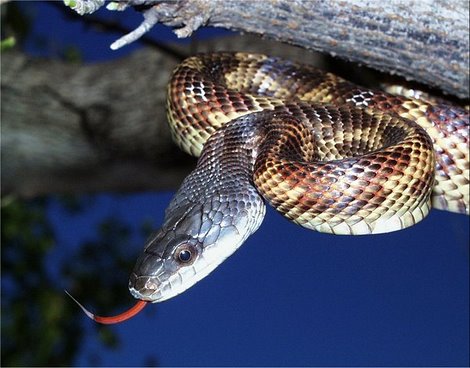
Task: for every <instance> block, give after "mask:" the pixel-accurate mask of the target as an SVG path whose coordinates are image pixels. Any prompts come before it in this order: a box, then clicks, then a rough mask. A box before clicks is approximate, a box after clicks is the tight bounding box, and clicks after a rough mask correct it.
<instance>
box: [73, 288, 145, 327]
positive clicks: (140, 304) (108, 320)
mask: <svg viewBox="0 0 470 368" xmlns="http://www.w3.org/2000/svg"><path fill="white" fill-rule="evenodd" d="M64 291H65V293H66V294H67V295H68V296H69V297H71V298H72V300H73V301H74V302H75V303H77V305H78V306H79V307H80V308H81V309H82V310H83V311H84V312H85V314H86V315H87V317H88V318H91V319H92V320H94V321H96V322H98V323H102V324H104V325H112V324H115V323H120V322H124V321H126V320H128V319H129V318H132V317H134V316H135V315H136V314H137V313H139V312H140V311H141V310H142V309H144V307H145V306H146V305H147V304H148V302H146V301H145V300H137V302H136V303H135V304H134V306H132V307H131V308H129V309H128V310H126V311H125V312H123V313H121V314H118V315H116V316H110V317H102V316H97V315H96V314H93V313H91V312H90V311H89V310H88V309H86V308H85V307H84V306H83V305H81V304H80V303H79V302H78V300H77V299H75V298H74V297H73V296H72V295H70V293H69V292H68V291H67V290H64Z"/></svg>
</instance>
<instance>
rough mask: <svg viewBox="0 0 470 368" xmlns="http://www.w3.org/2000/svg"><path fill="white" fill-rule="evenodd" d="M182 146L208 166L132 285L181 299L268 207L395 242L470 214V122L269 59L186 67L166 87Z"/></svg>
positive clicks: (227, 56) (206, 59)
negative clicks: (440, 216) (435, 222)
mask: <svg viewBox="0 0 470 368" xmlns="http://www.w3.org/2000/svg"><path fill="white" fill-rule="evenodd" d="M168 116H169V120H170V127H171V130H172V134H173V137H174V140H175V141H176V142H177V143H178V145H179V146H180V147H181V148H182V149H183V150H184V151H186V152H188V153H190V154H192V155H195V156H200V159H199V161H198V165H197V167H196V169H195V170H194V171H193V172H192V173H191V174H190V175H189V176H188V178H186V180H185V181H184V182H183V184H182V186H181V188H180V189H179V191H178V193H177V194H176V195H175V197H174V198H173V200H172V202H171V203H170V205H169V207H168V209H167V210H166V213H165V220H164V224H163V225H162V227H161V229H160V230H159V231H157V232H156V233H155V234H153V235H152V236H151V238H150V239H149V241H148V243H147V244H146V247H145V250H144V253H143V254H142V255H141V256H140V258H139V259H138V261H137V264H136V266H135V268H134V271H133V273H132V274H131V278H130V282H129V289H130V291H131V293H132V294H133V295H134V296H135V297H136V298H138V299H143V300H147V301H151V302H157V301H162V300H166V299H168V298H171V297H173V296H175V295H177V294H179V293H181V292H183V291H184V290H186V289H187V288H188V287H190V286H192V285H194V284H195V283H196V282H197V281H199V280H200V279H202V278H203V277H205V276H206V275H208V274H209V273H210V272H211V271H212V270H214V269H215V268H216V267H217V266H218V265H219V264H220V263H221V262H222V261H223V260H225V259H226V258H227V257H228V256H230V255H231V254H232V253H233V252H234V251H235V250H236V249H237V248H238V247H239V246H240V245H241V244H243V242H244V241H245V240H246V239H247V237H248V236H250V235H251V234H252V233H253V232H254V231H256V229H257V228H258V227H259V226H260V224H261V222H262V220H263V217H264V213H265V205H264V201H267V202H269V203H270V204H271V205H272V206H273V207H274V208H276V210H278V211H279V212H281V213H282V214H283V215H284V216H286V217H287V218H289V219H290V220H292V221H293V222H295V223H297V224H299V225H301V226H304V227H306V228H309V229H313V230H316V231H321V232H327V233H333V234H351V235H357V234H372V233H382V232H390V231H395V230H399V229H403V228H405V227H408V226H411V225H413V224H415V223H417V222H418V221H421V220H422V219H423V218H424V217H425V216H426V215H427V213H428V212H429V209H430V207H431V205H432V206H433V207H435V208H439V209H443V210H448V211H452V212H459V213H466V214H468V213H469V198H468V196H469V157H468V156H469V147H468V141H469V138H468V134H469V120H468V111H466V110H465V109H462V108H459V107H455V106H451V105H447V104H443V103H438V104H431V103H430V102H425V101H421V100H418V99H414V98H411V97H403V96H395V95H391V94H387V93H385V92H381V91H376V90H370V89H364V88H361V87H358V86H356V85H353V84H351V83H350V82H347V81H345V80H343V79H341V78H339V77H337V76H335V75H333V74H329V73H325V72H322V71H319V70H317V69H315V68H313V67H311V66H306V65H300V64H295V63H292V62H289V61H286V60H283V59H280V58H276V57H268V56H265V55H259V54H245V53H218V54H210V55H201V56H196V57H191V58H188V59H186V60H185V61H184V62H183V63H182V64H181V65H180V66H178V68H177V69H176V70H175V71H174V74H173V77H172V79H171V82H170V84H169V88H168Z"/></svg>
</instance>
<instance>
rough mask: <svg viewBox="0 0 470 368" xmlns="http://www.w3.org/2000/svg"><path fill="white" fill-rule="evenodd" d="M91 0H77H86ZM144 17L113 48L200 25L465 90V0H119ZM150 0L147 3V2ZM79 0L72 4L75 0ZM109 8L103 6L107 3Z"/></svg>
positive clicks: (448, 88)
mask: <svg viewBox="0 0 470 368" xmlns="http://www.w3.org/2000/svg"><path fill="white" fill-rule="evenodd" d="M94 1H96V0H77V1H75V2H76V3H80V2H85V3H90V2H91V3H93V2H94ZM116 3H117V4H121V6H120V10H122V9H123V8H124V7H125V6H136V7H137V8H138V9H141V11H142V12H143V14H144V16H145V21H144V22H143V23H142V24H141V26H140V27H139V28H138V29H136V30H135V31H134V32H133V33H132V32H131V33H130V34H128V35H126V36H125V37H124V38H122V39H120V40H118V41H116V42H115V43H113V45H112V48H118V47H122V46H123V45H125V44H127V43H130V42H133V41H135V40H136V39H137V38H138V37H140V36H141V35H142V34H143V33H145V32H146V31H147V30H148V29H150V28H151V27H152V26H153V25H154V24H155V23H157V22H160V23H163V24H165V25H168V26H171V27H179V28H178V29H176V31H175V33H176V34H177V35H178V36H179V37H187V36H189V35H190V34H191V33H192V32H194V31H195V30H196V29H197V28H198V27H200V26H201V25H209V26H216V27H224V28H228V29H232V30H237V31H242V32H252V33H257V34H261V35H263V36H265V37H268V38H271V39H275V40H279V41H284V42H288V43H292V44H296V45H298V46H302V47H304V48H307V49H314V50H319V51H322V52H326V53H329V54H331V55H333V56H338V57H340V58H343V59H346V60H349V61H353V62H357V63H360V64H365V65H367V66H369V67H372V68H374V69H377V70H380V71H384V72H389V73H391V74H398V75H400V76H403V77H405V78H407V79H410V80H415V81H418V82H421V83H424V84H427V85H430V86H434V87H438V88H440V89H442V90H443V91H444V92H446V93H449V94H453V95H456V96H458V97H460V98H468V96H469V35H468V32H469V31H468V27H469V5H468V1H467V0H457V1H444V0H428V1H417V0H415V1H410V0H393V1H389V2H386V1H379V0H371V1H358V0H330V1H322V0H272V1H269V2H267V1H252V0H227V1H220V0H121V1H116ZM151 5H153V6H151ZM77 6H78V5H77ZM108 8H109V6H108Z"/></svg>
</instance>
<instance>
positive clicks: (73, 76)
mask: <svg viewBox="0 0 470 368" xmlns="http://www.w3.org/2000/svg"><path fill="white" fill-rule="evenodd" d="M79 2H80V1H77V3H79ZM158 2H159V3H162V4H161V6H160V7H151V8H150V9H153V10H155V9H156V10H158V12H159V13H158V14H160V15H162V14H163V15H162V16H163V18H164V19H161V20H163V21H164V22H166V23H167V24H171V25H185V27H184V28H182V29H180V33H181V32H182V33H183V34H188V33H190V32H191V31H192V30H194V29H195V28H197V27H198V26H199V25H198V23H200V20H199V21H198V20H197V19H196V21H194V22H195V23H194V22H193V23H191V22H189V21H187V19H188V18H187V17H189V16H191V14H193V15H194V14H195V12H196V13H197V14H199V15H200V14H204V17H203V18H204V19H206V18H207V19H206V21H207V23H209V24H211V25H218V26H226V27H230V28H238V29H244V30H247V31H252V32H261V31H262V30H263V27H266V29H267V31H266V34H268V35H270V36H272V37H274V38H280V39H284V40H290V41H292V42H296V43H298V44H301V45H302V46H304V47H310V48H322V47H326V48H328V50H329V51H330V52H334V53H336V54H338V55H343V56H345V53H346V52H347V50H349V51H351V48H352V49H353V51H354V48H357V47H358V45H362V44H364V47H365V49H364V50H360V51H357V50H356V51H357V52H356V53H353V54H352V55H353V56H349V58H350V59H354V60H359V61H362V62H364V63H369V62H370V60H375V59H376V58H377V57H378V58H379V61H380V60H382V62H383V63H385V64H383V65H382V66H383V67H384V68H389V67H390V68H394V67H396V68H398V66H399V65H401V64H400V63H401V62H402V61H403V60H404V59H406V60H408V64H407V65H408V66H410V65H411V64H412V66H413V68H418V69H420V70H419V71H420V72H422V73H424V74H425V75H428V76H429V74H432V72H431V70H433V69H432V68H434V67H435V68H441V67H442V65H441V63H439V62H436V63H435V65H434V63H430V62H429V60H430V58H429V57H428V56H426V57H425V56H424V55H425V53H426V52H428V54H426V55H429V52H430V53H431V54H436V55H437V56H439V57H440V58H441V59H442V58H444V59H446V58H447V64H448V65H454V64H455V65H457V67H454V68H450V69H449V71H448V74H447V77H442V78H441V79H439V80H437V82H436V83H438V84H440V85H441V87H443V88H444V85H445V84H446V83H447V82H449V83H450V84H448V88H450V89H451V90H452V91H454V92H455V93H456V94H460V95H462V93H463V94H464V95H465V94H467V95H468V85H467V84H468V68H467V67H464V68H463V69H464V70H463V69H462V67H461V65H465V64H466V65H467V66H468V38H467V37H465V40H462V39H460V38H459V37H460V34H461V32H462V27H461V25H462V23H461V22H460V23H459V22H457V21H455V23H456V26H455V29H457V31H454V29H452V30H449V31H447V33H446V32H444V31H442V32H443V33H442V34H441V36H440V38H439V39H436V40H435V42H434V41H433V42H430V41H429V40H433V38H432V37H435V33H433V32H435V28H432V25H435V22H431V23H430V24H429V27H428V33H425V34H423V33H422V32H424V29H421V33H416V32H417V31H416V30H415V31H413V32H412V31H409V32H404V31H403V29H404V28H400V27H399V25H401V27H405V26H406V25H407V24H408V23H413V22H412V20H413V19H414V18H413V17H412V16H411V15H409V12H405V14H403V13H401V14H400V15H395V16H392V15H391V14H389V13H387V14H388V15H387V17H388V18H387V17H379V16H378V15H377V14H376V13H374V12H373V11H372V10H371V9H372V8H373V7H372V6H371V5H370V4H371V3H373V2H366V6H365V7H358V6H356V5H354V4H355V2H354V1H345V2H343V3H342V6H343V12H341V11H340V12H339V13H338V14H335V13H331V11H330V12H328V9H326V8H325V6H339V5H340V4H339V3H338V2H335V1H330V2H325V3H323V2H322V3H321V4H320V3H319V2H318V3H317V2H315V1H311V2H305V1H304V2H300V1H293V0H292V1H280V0H279V1H274V0H273V1H270V2H269V3H267V2H265V1H260V2H258V1H250V2H249V3H248V2H239V1H226V2H217V4H218V7H214V2H213V1H211V0H206V1H200V0H185V1H173V2H167V1H158ZM128 3H148V4H150V3H155V1H153V0H145V1H144V0H135V1H132V0H130V1H128ZM241 3H243V6H241V5H240V4H241ZM307 3H308V4H312V5H311V8H309V9H305V4H307ZM394 3H399V1H395V2H394ZM430 3H433V4H437V5H438V6H439V7H440V8H439V9H444V10H445V9H447V10H445V11H444V10H443V12H442V14H440V13H439V12H438V11H436V12H435V14H433V15H434V16H436V14H438V16H436V18H439V19H440V20H441V21H442V22H443V24H444V25H445V27H449V20H450V19H454V18H455V17H456V16H455V11H456V9H459V7H460V9H461V8H462V7H463V8H465V7H467V8H468V5H465V6H464V5H463V2H461V1H459V2H455V3H453V4H454V5H449V6H447V5H446V4H445V3H441V2H440V1H433V2H432V1H431V2H424V3H423V4H426V6H429V4H430ZM198 4H199V5H198ZM237 4H238V5H237ZM247 4H249V5H250V4H251V5H250V6H257V5H256V4H264V5H263V7H262V8H260V9H258V10H256V9H254V8H248V5H247ZM253 4H254V5H253ZM328 4H329V5H328ZM413 4H414V5H415V6H416V7H417V8H419V9H421V10H422V9H423V7H424V5H420V4H415V3H413ZM465 4H466V2H465ZM198 6H199V7H198ZM201 6H206V7H207V8H201ZM219 6H220V7H219ZM230 6H232V7H237V6H238V10H236V8H232V9H229V8H228V7H230ZM383 7H384V8H387V5H386V4H383ZM408 8H412V6H411V5H410V6H408ZM165 9H166V10H165ZM311 9H315V12H312V11H311ZM366 9H369V10H367V11H366ZM163 10H165V11H166V12H165V11H163ZM169 10H172V11H173V12H169ZM205 11H207V12H205ZM351 11H352V12H351ZM273 12H274V13H273ZM296 12H297V13H296ZM348 12H349V13H348ZM296 14H297V15H296ZM346 14H349V15H348V16H346ZM354 14H356V16H358V17H360V19H362V23H361V22H360V21H359V18H356V17H354V16H353V15H354ZM449 14H450V15H449ZM248 15H249V16H248ZM405 15H406V16H405ZM165 17H166V18H165ZM296 17H297V18H296ZM368 17H370V19H369V20H368V21H367V22H365V19H368ZM430 18H431V17H430V15H429V14H428V15H427V18H425V19H428V20H429V19H430ZM460 18H462V19H467V22H468V12H466V11H465V15H464V16H460ZM384 19H388V21H385V20H384ZM454 20H455V19H454ZM263 22H264V23H263ZM348 22H349V23H350V24H349V23H348ZM381 22H385V23H384V24H385V25H387V24H388V27H385V25H383V26H380V24H382V23H381ZM416 22H417V23H419V25H420V26H423V24H424V23H423V22H422V20H419V21H416ZM411 26H413V24H411V25H410V27H411ZM254 27H256V29H255V28H254ZM325 27H326V28H325ZM374 27H375V28H374ZM384 27H385V28H384ZM327 28H332V30H331V32H333V33H331V32H330V33H329V35H327V34H324V35H323V34H322V33H321V32H319V31H320V29H323V31H325V32H327V31H328V30H327ZM315 29H317V30H316V31H315ZM341 29H342V31H341ZM411 29H415V28H411ZM390 30H394V31H395V32H397V37H398V36H400V37H398V38H393V37H394V36H393V35H389V33H390ZM399 30H402V31H403V32H402V31H399ZM314 31H315V32H316V35H315V36H313V33H314ZM185 32H186V33H185ZM335 32H339V33H337V39H336V41H335V39H334V38H333V35H334V34H336V33H335ZM466 32H467V36H468V29H467V30H466ZM402 33H403V34H402ZM318 34H319V35H320V36H318ZM455 34H457V36H456V35H455ZM432 35H434V36H432ZM385 36H386V37H391V38H390V39H389V41H388V43H383V42H384V37H385ZM392 36H393V37H392ZM424 36H426V37H424ZM380 37H382V38H380ZM386 37H385V38H386ZM401 37H405V38H401ZM452 37H454V38H452ZM451 39H455V40H456V41H453V42H449V40H451ZM378 40H381V42H377V41H378ZM392 40H394V41H393V42H392ZM399 40H408V41H407V42H408V43H405V44H402V45H401V46H400V42H399ZM319 42H320V43H321V45H320V46H319V44H318V43H319ZM414 43H417V45H421V48H418V51H417V55H418V56H416V55H412V54H409V53H410V47H411V46H408V45H412V44H414ZM426 43H428V46H429V48H430V49H431V51H426V48H425V47H424V46H425V45H426ZM322 45H323V46H322ZM354 45H355V46H354ZM374 45H375V46H374ZM405 45H406V46H405ZM203 46H204V47H203V48H200V49H198V50H197V51H206V50H221V49H225V50H228V49H240V50H245V51H258V52H265V53H269V54H276V55H283V56H286V55H290V56H289V57H292V54H294V55H295V54H296V55H297V57H294V59H297V60H299V59H300V60H302V61H305V60H307V59H310V57H308V56H305V55H306V54H305V53H306V51H305V50H301V49H298V48H294V47H291V48H288V50H289V51H286V49H285V48H286V46H282V47H281V46H280V44H279V43H269V42H261V40H259V39H258V38H255V37H242V38H239V39H238V41H234V40H233V39H229V40H225V41H224V40H220V41H216V42H208V43H206V44H205V45H203ZM386 46H391V47H392V49H393V48H395V49H397V50H398V49H400V47H401V51H400V52H398V54H396V56H397V58H396V59H395V58H394V57H391V55H392V54H390V53H389V51H386V50H385V48H386ZM374 47H377V49H376V50H375V51H374ZM462 48H463V49H465V50H466V51H465V52H463V54H462ZM367 50H369V51H367ZM380 50H383V51H384V52H385V54H384V55H382V54H381V53H380ZM451 50H454V51H453V52H452V53H449V52H451ZM193 51H194V50H193ZM340 51H341V52H340ZM302 54H303V56H301V55H302ZM307 54H308V53H307ZM377 55H379V56H377ZM380 55H382V56H380ZM393 55H395V54H393ZM407 55H408V56H407ZM449 55H450V56H449ZM465 55H466V56H465ZM465 57H466V59H465ZM407 58H408V59H407ZM410 58H411V60H414V61H415V62H416V63H418V64H419V63H420V62H421V60H422V59H424V60H425V61H426V68H425V67H423V66H422V64H420V65H421V67H418V64H416V63H412V62H410ZM441 59H440V60H441ZM390 60H391V61H390ZM453 60H457V62H456V63H453V62H452V61H453ZM1 63H2V65H1V66H2V111H1V113H2V142H1V151H2V152H1V153H2V193H3V194H5V193H14V194H17V195H20V196H37V195H41V194H46V193H56V192H84V191H100V190H104V191H105V190H112V191H141V190H161V189H168V188H176V187H177V185H178V184H179V182H180V181H181V180H182V178H183V177H184V176H185V175H186V174H187V173H188V171H189V169H190V168H191V167H192V165H193V163H194V161H191V160H188V158H187V157H186V156H184V155H183V154H182V153H180V152H179V150H178V149H177V148H176V147H175V146H174V145H173V144H172V143H171V139H170V136H169V132H168V129H167V126H166V117H165V112H164V93H165V84H166V82H167V78H168V76H169V74H170V71H171V69H172V68H173V67H174V65H176V63H177V60H175V59H173V58H171V57H168V56H165V55H160V54H157V53H155V52H153V51H149V50H147V51H142V52H139V53H136V54H135V55H132V56H131V57H128V58H126V59H122V60H118V61H114V62H111V63H106V64H99V65H89V66H87V65H85V66H76V65H75V66H73V65H67V64H64V63H60V62H58V61H55V62H51V61H40V60H33V59H28V58H25V57H24V56H22V55H20V54H18V53H15V52H7V53H5V54H4V55H2V60H1ZM430 64H433V65H432V66H430ZM413 68H412V69H410V70H412V73H414V75H415V76H417V77H418V79H422V80H424V81H426V79H425V78H424V77H421V76H420V74H418V72H417V71H416V70H414V69H413ZM396 71H397V70H396ZM444 74H445V73H444ZM455 78H457V79H458V78H460V80H463V82H456V80H457V79H455ZM443 81H444V82H443ZM445 81H447V82H445ZM452 81H453V82H452ZM465 81H466V82H465ZM441 83H444V84H441ZM456 83H457V84H458V86H457V84H456ZM451 85H453V86H454V87H451ZM458 91H460V92H458Z"/></svg>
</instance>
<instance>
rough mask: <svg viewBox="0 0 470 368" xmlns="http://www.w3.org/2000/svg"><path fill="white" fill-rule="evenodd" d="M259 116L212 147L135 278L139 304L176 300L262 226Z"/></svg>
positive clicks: (237, 123)
mask: <svg viewBox="0 0 470 368" xmlns="http://www.w3.org/2000/svg"><path fill="white" fill-rule="evenodd" d="M257 129H258V128H257V127H256V124H255V123H254V121H253V117H241V118H239V119H236V120H234V121H233V122H231V123H230V124H228V125H226V126H224V127H222V128H221V129H220V130H218V131H217V132H215V133H214V134H213V136H211V138H210V139H209V140H208V141H207V142H206V144H205V146H204V150H203V152H202V155H201V157H200V159H199V161H198V165H197V167H196V169H195V170H194V171H193V172H192V173H191V174H190V175H189V176H188V177H187V178H186V179H185V180H184V182H183V184H182V185H181V187H180V189H179V190H178V192H177V193H176V195H175V197H174V198H173V200H172V201H171V203H170V205H169V207H168V208H167V210H166V213H165V219H164V223H163V226H162V228H161V229H160V230H159V231H157V232H156V233H155V234H153V235H152V236H151V238H150V239H149V241H148V242H147V245H146V247H145V250H144V253H143V254H142V255H141V256H140V257H139V259H138V260H137V263H136V266H135V267H134V270H133V272H132V274H131V277H130V281H129V289H130V291H131V294H132V295H134V297H136V298H138V299H143V300H148V301H152V302H159V301H163V300H166V299H168V298H171V297H173V296H175V295H177V294H179V293H181V292H183V291H184V290H186V289H187V288H189V287H190V286H192V285H194V284H195V283H196V282H197V281H199V280H200V279H202V278H203V277H205V276H207V275H208V274H209V273H210V272H211V271H212V270H214V269H215V268H216V267H217V266H218V265H219V264H220V263H222V262H223V261H224V260H225V259H226V258H227V257H229V256H230V255H231V254H233V253H234V252H235V251H236V250H237V249H238V248H239V247H240V246H241V245H242V244H243V243H244V242H245V240H246V239H247V238H248V237H249V236H250V235H251V234H252V233H253V232H255V231H256V230H257V229H258V227H259V226H260V225H261V222H262V220H263V218H264V215H265V205H264V200H263V199H262V197H261V196H260V195H259V194H258V191H257V190H256V188H255V187H254V186H253V179H252V171H253V165H254V156H255V155H256V152H255V151H256V147H257V138H256V136H257V134H256V132H257Z"/></svg>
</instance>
